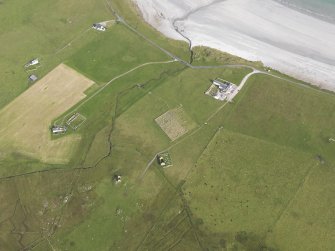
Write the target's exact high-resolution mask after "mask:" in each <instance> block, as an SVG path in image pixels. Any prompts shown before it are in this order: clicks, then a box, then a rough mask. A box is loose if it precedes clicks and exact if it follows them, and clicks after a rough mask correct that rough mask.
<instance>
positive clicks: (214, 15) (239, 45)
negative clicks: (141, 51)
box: [134, 0, 335, 91]
mask: <svg viewBox="0 0 335 251" xmlns="http://www.w3.org/2000/svg"><path fill="white" fill-rule="evenodd" d="M134 1H135V2H136V3H137V4H138V6H139V9H140V10H141V12H142V14H143V17H144V19H145V20H146V21H147V22H148V23H150V24H151V25H152V26H154V27H155V28H156V29H158V30H159V31H160V32H162V33H163V34H165V35H166V36H168V37H170V38H173V39H184V38H183V37H182V36H181V35H180V34H178V32H176V30H175V28H177V29H178V30H179V31H181V32H182V33H183V35H185V36H186V37H187V38H189V39H190V40H191V41H192V46H198V45H204V46H209V47H212V48H215V49H219V50H221V51H225V52H228V53H231V54H233V55H237V56H240V57H243V58H245V59H248V60H259V61H262V62H263V63H264V65H266V66H269V67H272V68H274V69H277V70H279V71H281V72H283V73H286V74H288V75H291V76H293V77H296V78H298V79H301V80H304V81H307V82H310V83H312V84H314V85H317V86H320V87H321V88H324V89H328V90H333V91H335V25H334V24H331V23H328V22H325V21H322V20H320V19H317V18H315V17H312V16H309V15H307V14H303V13H300V12H298V11H296V10H293V9H290V8H288V7H286V6H284V5H281V4H279V3H277V2H275V1H270V0H226V1H220V0H169V1H160V0H134Z"/></svg>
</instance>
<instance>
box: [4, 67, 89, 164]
mask: <svg viewBox="0 0 335 251" xmlns="http://www.w3.org/2000/svg"><path fill="white" fill-rule="evenodd" d="M92 84H93V82H92V81H91V80H89V79H87V78H86V77H84V76H83V75H81V74H79V73H78V72H76V71H74V70H73V69H71V68H69V67H68V66H66V65H63V64H61V65H59V66H57V67H56V68H55V69H54V70H52V71H51V72H50V73H49V74H48V75H47V76H45V77H44V78H42V79H41V80H39V81H38V82H37V83H35V84H34V85H33V86H31V87H30V88H29V89H28V90H27V91H25V92H24V93H23V94H21V95H20V96H19V97H17V98H16V99H15V100H14V101H12V102H11V103H10V104H8V105H7V106H6V107H4V108H3V109H2V110H1V111H0V142H1V144H0V151H3V152H7V153H8V152H13V151H17V152H20V153H23V154H25V155H28V156H30V157H33V158H37V159H40V160H41V161H43V162H48V163H66V162H68V161H69V159H70V157H71V154H72V152H73V151H74V150H75V149H76V146H77V144H78V143H79V141H80V136H78V135H69V136H66V137H62V138H60V139H56V140H51V135H50V129H49V128H50V125H51V121H52V120H53V119H55V118H56V117H58V116H60V115H61V114H63V113H64V112H66V111H67V110H68V109H69V108H71V107H72V106H74V105H75V104H76V103H78V102H79V101H80V100H82V99H83V98H85V96H86V95H85V94H84V91H85V90H86V89H87V88H89V87H90V86H91V85H92Z"/></svg>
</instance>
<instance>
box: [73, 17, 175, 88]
mask: <svg viewBox="0 0 335 251" xmlns="http://www.w3.org/2000/svg"><path fill="white" fill-rule="evenodd" d="M138 39H139V38H138V36H137V35H136V34H134V33H133V32H131V31H130V30H128V29H127V28H125V27H124V26H123V25H121V24H119V25H118V24H116V25H113V26H112V27H111V28H110V29H109V30H107V31H106V32H104V33H102V34H101V35H100V36H98V37H96V39H95V40H94V41H92V42H91V43H89V44H87V45H86V46H84V47H83V48H82V49H80V50H78V51H77V52H76V53H75V54H74V55H73V56H72V57H71V58H70V59H69V60H68V61H67V64H68V65H69V66H71V67H73V68H74V69H77V70H78V71H79V72H82V73H84V74H85V75H86V76H88V77H89V78H91V79H93V80H95V81H97V82H98V83H105V82H108V81H109V80H111V79H112V78H113V77H116V76H118V75H120V74H122V73H124V72H127V71H128V70H130V69H132V68H134V67H136V66H138V65H141V64H143V63H147V62H155V61H164V60H165V61H167V60H169V58H168V57H167V56H166V55H165V54H163V53H161V52H160V51H159V50H157V49H156V48H154V47H152V46H150V45H149V44H147V43H138Z"/></svg>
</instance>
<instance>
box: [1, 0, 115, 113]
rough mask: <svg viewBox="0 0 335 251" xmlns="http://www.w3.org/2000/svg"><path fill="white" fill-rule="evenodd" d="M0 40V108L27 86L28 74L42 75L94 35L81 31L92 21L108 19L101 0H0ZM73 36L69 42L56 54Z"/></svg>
mask: <svg viewBox="0 0 335 251" xmlns="http://www.w3.org/2000/svg"><path fill="white" fill-rule="evenodd" d="M0 16H1V17H2V22H1V24H0V28H1V35H0V44H2V45H6V46H5V47H3V49H2V50H1V51H0V69H1V70H0V82H1V83H2V84H1V86H0V92H1V99H0V108H1V107H3V106H5V105H6V104H7V103H9V102H10V101H11V100H13V99H14V98H15V97H17V96H18V95H19V94H20V93H22V92H23V91H24V90H25V89H27V88H28V76H29V74H32V73H34V74H36V75H38V77H42V76H44V75H45V74H46V73H48V72H49V71H50V70H52V69H53V68H54V67H55V66H56V65H58V64H59V63H61V62H62V61H63V60H64V58H66V57H68V56H69V55H71V54H72V53H73V52H74V51H75V50H76V49H78V48H80V47H81V46H82V45H84V44H85V43H87V42H88V41H90V40H91V39H92V38H93V37H95V36H96V34H94V33H93V32H92V31H89V32H88V33H85V34H83V35H82V36H80V34H82V33H83V32H84V31H85V30H87V29H88V28H90V27H91V25H92V23H93V22H96V21H99V20H107V19H110V18H111V16H110V13H108V11H107V10H106V9H105V7H104V1H93V0H88V1H85V4H82V2H81V1H78V0H76V1H72V2H71V3H68V2H67V1H64V0H60V1H53V2H52V1H42V0H33V1H30V2H29V3H28V2H27V3H25V2H22V1H19V0H13V1H6V2H3V3H2V4H1V8H0ZM74 38H79V41H78V40H77V41H74V42H73V43H72V46H70V47H68V48H66V49H64V50H63V51H61V52H60V53H58V54H55V53H56V52H57V51H58V50H59V49H61V48H63V47H64V46H65V45H67V43H69V42H70V41H71V40H73V39H74ZM36 57H38V58H39V59H40V60H41V67H40V68H38V70H37V71H34V72H25V70H24V65H25V64H26V63H27V61H28V60H30V59H32V58H36Z"/></svg>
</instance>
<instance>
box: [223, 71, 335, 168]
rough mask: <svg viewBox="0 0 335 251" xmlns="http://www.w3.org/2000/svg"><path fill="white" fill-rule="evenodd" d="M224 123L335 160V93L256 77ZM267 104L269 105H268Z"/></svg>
mask: <svg viewBox="0 0 335 251" xmlns="http://www.w3.org/2000/svg"><path fill="white" fill-rule="evenodd" d="M240 95H241V97H242V96H243V98H242V99H241V100H240V101H239V102H238V103H237V104H236V106H235V107H234V108H233V110H232V114H231V116H230V117H229V119H228V120H227V121H226V122H225V123H224V126H225V127H227V128H229V129H231V130H233V131H237V132H240V133H243V134H246V135H250V136H253V137H257V138H261V139H264V140H267V141H269V142H274V143H277V144H280V145H285V146H290V147H293V148H296V149H298V150H301V151H306V152H309V153H311V154H313V155H315V156H317V155H321V156H322V157H323V158H324V159H325V160H326V161H327V160H328V161H331V162H333V161H334V160H335V159H334V154H333V153H334V151H335V144H332V143H329V138H331V137H333V135H334V133H335V132H334V128H333V126H332V125H333V124H334V123H335V109H334V108H335V99H334V96H333V95H330V94H328V93H322V92H318V91H315V90H313V89H310V88H305V87H300V86H293V85H292V84H289V83H285V82H284V81H281V80H277V79H273V78H269V77H266V76H262V75H256V76H253V77H252V78H251V79H250V81H249V82H248V84H247V86H246V89H245V90H243V93H241V94H240ZM264 104H266V105H264Z"/></svg>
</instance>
